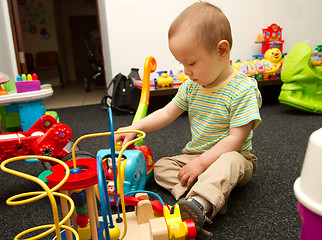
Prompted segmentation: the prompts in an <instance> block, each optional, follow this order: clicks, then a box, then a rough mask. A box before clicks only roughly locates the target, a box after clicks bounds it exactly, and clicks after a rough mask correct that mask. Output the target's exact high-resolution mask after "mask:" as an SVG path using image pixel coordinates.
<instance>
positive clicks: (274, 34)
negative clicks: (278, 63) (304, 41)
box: [256, 23, 284, 54]
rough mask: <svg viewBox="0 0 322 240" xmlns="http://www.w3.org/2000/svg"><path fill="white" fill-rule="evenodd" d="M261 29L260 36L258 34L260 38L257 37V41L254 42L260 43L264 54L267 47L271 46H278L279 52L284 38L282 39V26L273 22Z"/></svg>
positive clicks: (281, 49)
mask: <svg viewBox="0 0 322 240" xmlns="http://www.w3.org/2000/svg"><path fill="white" fill-rule="evenodd" d="M262 30H263V33H262V37H260V36H259V38H261V39H257V40H258V41H257V42H256V43H261V44H262V54H265V52H266V51H267V50H268V49H270V48H273V47H275V48H278V49H279V50H280V51H281V52H283V43H284V40H282V28H281V27H280V26H278V25H277V24H275V23H273V24H272V25H270V26H268V27H267V28H263V29H262ZM272 45H273V46H272Z"/></svg>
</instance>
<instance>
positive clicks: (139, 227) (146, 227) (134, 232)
mask: <svg viewBox="0 0 322 240" xmlns="http://www.w3.org/2000/svg"><path fill="white" fill-rule="evenodd" d="M121 216H122V214H121ZM112 218H113V223H114V224H115V225H117V226H118V227H119V228H120V232H121V234H122V233H123V232H124V220H123V222H122V223H116V218H117V215H116V214H114V215H113V216H112ZM122 218H123V217H122ZM126 220H127V232H126V235H125V237H124V240H136V239H137V240H151V239H153V237H152V233H151V228H150V223H141V224H138V223H137V216H136V214H135V212H127V213H126ZM153 220H155V221H154V222H155V224H153V229H154V231H156V232H160V233H159V234H160V236H161V234H162V232H164V231H163V230H162V225H163V222H164V224H165V221H164V218H163V217H160V218H154V219H153ZM99 221H100V229H98V239H99V240H105V239H104V237H103V229H104V226H103V218H102V217H99ZM156 225H157V226H156ZM158 228H159V229H158ZM157 235H158V233H156V236H155V237H154V239H167V238H158V237H157ZM61 238H62V240H66V235H65V230H63V231H62V232H61ZM53 240H56V237H54V238H53Z"/></svg>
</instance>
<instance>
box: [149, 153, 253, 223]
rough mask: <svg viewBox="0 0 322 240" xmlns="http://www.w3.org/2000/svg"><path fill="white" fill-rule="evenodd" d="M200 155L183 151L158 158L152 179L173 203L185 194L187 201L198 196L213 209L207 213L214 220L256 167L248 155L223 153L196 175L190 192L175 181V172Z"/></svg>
mask: <svg viewBox="0 0 322 240" xmlns="http://www.w3.org/2000/svg"><path fill="white" fill-rule="evenodd" d="M199 155H200V154H191V153H189V152H187V151H186V150H185V149H184V150H183V151H182V155H177V156H174V157H165V158H161V159H160V160H158V161H157V162H156V163H155V165H154V178H155V181H156V182H157V183H158V184H159V185H160V186H162V187H164V188H165V189H167V190H169V191H170V192H171V193H172V195H173V196H174V197H175V198H176V200H178V199H180V198H182V197H184V195H185V194H186V193H187V194H186V196H187V197H190V196H195V195H198V196H200V197H202V198H204V199H205V200H207V201H208V202H209V203H211V204H212V206H213V208H212V212H209V213H208V214H209V218H213V217H214V216H215V215H216V214H217V213H218V211H219V210H220V209H221V208H222V207H223V206H224V204H225V202H226V201H227V199H228V196H229V194H230V192H231V190H232V189H233V188H234V187H235V186H237V185H238V186H242V185H245V184H246V183H247V182H248V181H249V180H250V179H251V176H252V174H253V173H254V172H255V170H256V167H257V157H256V156H255V155H254V154H252V153H250V151H243V152H235V151H234V152H227V153H224V154H222V155H221V156H220V157H219V158H218V159H217V160H216V161H215V162H214V163H213V164H211V165H210V166H209V167H208V168H207V169H206V170H205V171H204V172H203V173H202V174H200V175H199V177H198V179H197V182H196V183H195V184H194V185H193V186H192V187H191V188H190V189H187V187H186V186H184V187H182V186H181V182H180V180H179V178H178V177H177V174H178V172H179V171H180V169H181V168H182V167H183V166H184V165H185V164H187V163H188V162H189V161H191V160H192V159H194V158H196V157H198V156H199ZM208 214H207V215H208Z"/></svg>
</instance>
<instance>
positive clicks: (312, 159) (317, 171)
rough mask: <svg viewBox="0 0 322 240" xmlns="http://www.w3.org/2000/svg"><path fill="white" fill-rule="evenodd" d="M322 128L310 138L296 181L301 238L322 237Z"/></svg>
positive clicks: (295, 191)
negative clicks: (299, 174)
mask: <svg viewBox="0 0 322 240" xmlns="http://www.w3.org/2000/svg"><path fill="white" fill-rule="evenodd" d="M321 155H322V128H320V129H318V130H316V131H315V132H313V133H312V134H311V136H310V138H309V143H308V147H307V151H306V154H305V159H304V163H303V167H302V172H301V176H300V177H299V178H298V179H296V181H295V183H294V193H295V196H296V198H297V199H298V203H297V209H298V213H299V216H300V218H301V221H302V227H301V239H302V240H311V239H322V228H321V226H322V186H321V185H322V175H321V168H322V161H321Z"/></svg>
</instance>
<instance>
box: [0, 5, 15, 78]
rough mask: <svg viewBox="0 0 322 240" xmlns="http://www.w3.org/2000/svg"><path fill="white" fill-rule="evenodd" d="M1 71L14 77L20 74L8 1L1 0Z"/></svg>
mask: <svg viewBox="0 0 322 240" xmlns="http://www.w3.org/2000/svg"><path fill="white" fill-rule="evenodd" d="M0 56H1V57H0V72H3V73H5V74H8V75H9V76H10V77H12V78H13V79H14V78H15V76H16V75H17V74H18V69H17V64H16V58H15V51H14V45H13V39H12V33H11V26H10V20H9V12H8V4H7V1H0Z"/></svg>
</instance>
